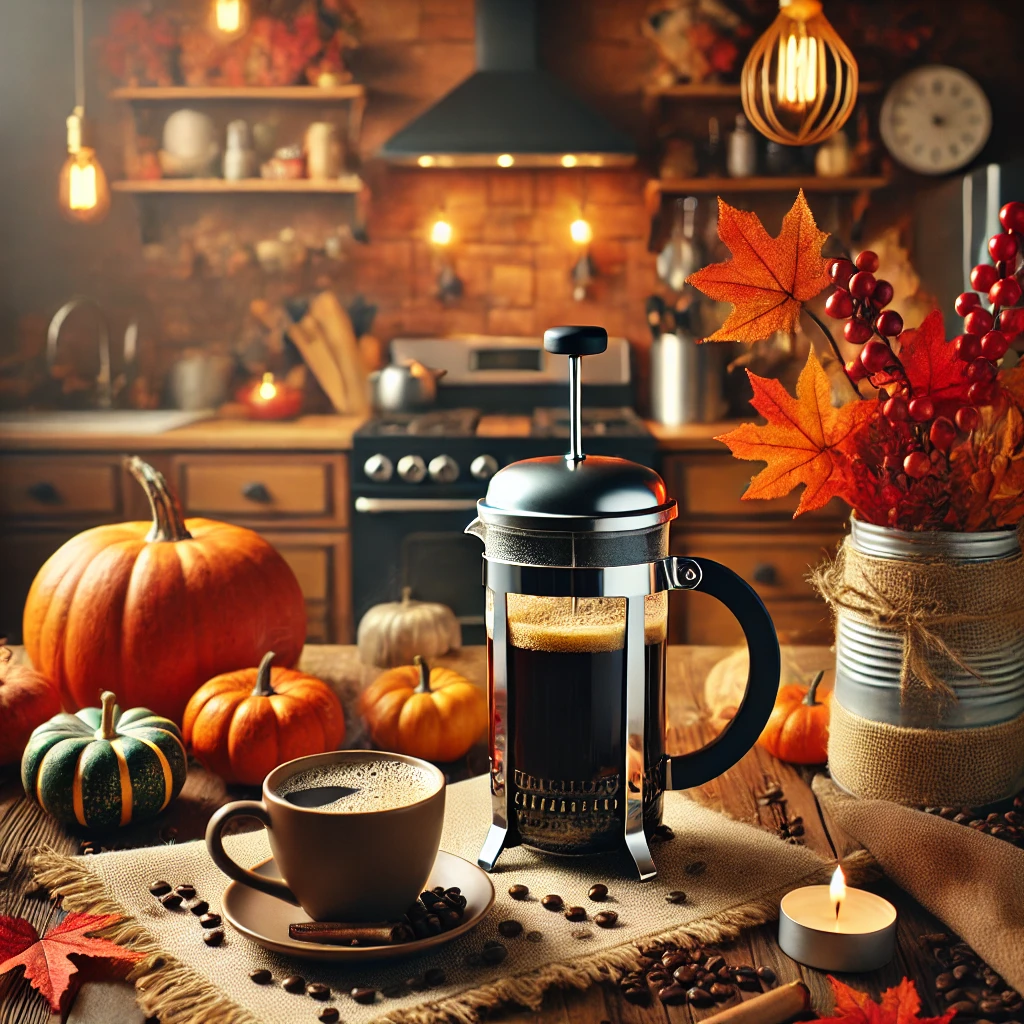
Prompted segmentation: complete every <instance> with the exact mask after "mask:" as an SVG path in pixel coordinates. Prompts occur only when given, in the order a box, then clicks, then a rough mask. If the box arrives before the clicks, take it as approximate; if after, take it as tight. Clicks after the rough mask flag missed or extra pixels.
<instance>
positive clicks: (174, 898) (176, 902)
mask: <svg viewBox="0 0 1024 1024" xmlns="http://www.w3.org/2000/svg"><path fill="white" fill-rule="evenodd" d="M160 902H161V903H162V904H163V905H164V906H165V907H166V908H167V909H168V910H177V909H178V907H180V906H181V897H180V896H179V895H178V894H177V893H176V892H169V893H166V894H165V895H163V896H161V897H160Z"/></svg>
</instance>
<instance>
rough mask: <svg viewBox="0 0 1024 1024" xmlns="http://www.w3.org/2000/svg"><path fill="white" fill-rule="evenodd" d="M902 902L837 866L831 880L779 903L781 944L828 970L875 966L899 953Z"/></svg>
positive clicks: (797, 957) (799, 958)
mask: <svg viewBox="0 0 1024 1024" xmlns="http://www.w3.org/2000/svg"><path fill="white" fill-rule="evenodd" d="M895 944H896V908H895V907H894V906H893V905H892V904H891V903H890V902H889V901H888V900H884V899H882V897H881V896H876V895H875V894H874V893H873V892H865V891H864V890H863V889H850V888H847V886H846V879H845V877H844V876H843V869H842V868H841V867H837V868H836V870H835V873H834V874H833V875H832V881H831V883H830V884H829V885H808V886H804V887H803V888H800V889H793V890H792V892H788V893H786V895H785V896H783V898H782V903H781V905H780V906H779V946H780V947H781V948H782V951H783V952H784V953H786V954H788V955H789V956H791V957H792V958H793V959H794V960H796V961H798V962H799V963H802V964H806V965H807V966H808V967H817V968H818V969H819V970H822V971H873V970H876V969H877V968H879V967H881V966H883V965H884V964H887V963H888V962H889V961H890V960H891V959H892V957H893V952H894V950H895Z"/></svg>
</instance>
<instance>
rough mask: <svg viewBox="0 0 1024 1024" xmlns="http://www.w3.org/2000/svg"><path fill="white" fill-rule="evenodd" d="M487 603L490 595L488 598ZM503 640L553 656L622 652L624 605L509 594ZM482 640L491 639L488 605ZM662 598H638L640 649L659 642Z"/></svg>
mask: <svg viewBox="0 0 1024 1024" xmlns="http://www.w3.org/2000/svg"><path fill="white" fill-rule="evenodd" d="M488 597H490V594H488ZM507 597H508V635H509V641H510V642H511V643H512V645H513V646H514V647H518V648H519V649H520V650H526V651H548V652H550V653H553V654H597V653H601V652H605V651H621V650H622V649H623V648H624V647H625V646H626V599H625V598H624V597H583V598H578V599H577V600H576V606H575V608H574V607H573V599H572V598H571V597H535V596H533V595H531V594H509V595H507ZM488 611H489V612H491V614H489V615H488V623H487V626H488V630H487V632H488V635H492V638H493V605H491V607H490V608H489V609H488ZM667 626H668V595H667V594H664V593H661V594H650V595H648V596H647V597H645V598H644V643H645V644H655V643H660V642H661V641H662V640H664V639H665V636H666V632H667Z"/></svg>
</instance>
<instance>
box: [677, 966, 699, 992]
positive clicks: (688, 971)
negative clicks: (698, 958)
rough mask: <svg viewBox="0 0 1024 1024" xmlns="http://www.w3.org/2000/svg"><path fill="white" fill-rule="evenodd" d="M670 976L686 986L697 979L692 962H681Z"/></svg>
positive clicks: (695, 969)
mask: <svg viewBox="0 0 1024 1024" xmlns="http://www.w3.org/2000/svg"><path fill="white" fill-rule="evenodd" d="M672 977H673V978H675V979H676V981H677V982H679V984H680V985H683V986H684V987H686V988H689V987H690V986H691V985H692V984H693V983H694V982H695V981H696V980H697V968H696V967H694V966H693V964H683V965H682V966H681V967H677V968H676V969H675V970H674V971H673V972H672Z"/></svg>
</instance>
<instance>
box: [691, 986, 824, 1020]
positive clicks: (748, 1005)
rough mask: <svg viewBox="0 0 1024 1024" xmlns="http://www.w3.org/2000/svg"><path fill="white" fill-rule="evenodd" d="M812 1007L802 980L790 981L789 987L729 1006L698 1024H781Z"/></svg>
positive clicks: (780, 987)
mask: <svg viewBox="0 0 1024 1024" xmlns="http://www.w3.org/2000/svg"><path fill="white" fill-rule="evenodd" d="M810 1004H811V994H810V991H809V990H808V988H807V986H806V985H805V984H804V983H803V982H802V981H791V982H790V983H789V984H788V985H780V986H779V987H778V988H774V989H772V990H771V991H770V992H765V993H764V994H763V995H759V996H755V997H754V998H753V999H747V1000H746V1001H745V1002H742V1003H737V1004H736V1005H735V1006H730V1007H729V1009H727V1010H723V1011H722V1012H721V1013H716V1014H715V1015H714V1016H713V1017H707V1018H705V1019H704V1020H702V1021H701V1024H783V1022H784V1021H787V1020H791V1019H792V1018H793V1017H795V1016H796V1015H797V1014H798V1013H803V1012H804V1011H805V1010H806V1009H807V1007H808V1006H810Z"/></svg>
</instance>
